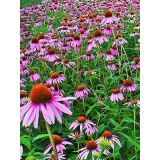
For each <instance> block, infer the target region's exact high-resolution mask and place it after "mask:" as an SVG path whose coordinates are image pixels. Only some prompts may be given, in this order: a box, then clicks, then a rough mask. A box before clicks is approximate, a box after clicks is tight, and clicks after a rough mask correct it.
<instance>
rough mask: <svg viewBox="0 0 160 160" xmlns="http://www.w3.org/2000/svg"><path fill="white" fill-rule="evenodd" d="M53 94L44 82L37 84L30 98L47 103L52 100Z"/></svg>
mask: <svg viewBox="0 0 160 160" xmlns="http://www.w3.org/2000/svg"><path fill="white" fill-rule="evenodd" d="M51 98H52V94H51V91H50V89H49V88H47V87H46V86H44V85H43V84H36V85H34V86H33V87H32V89H31V91H30V99H31V101H32V102H33V103H46V102H48V101H50V100H51Z"/></svg>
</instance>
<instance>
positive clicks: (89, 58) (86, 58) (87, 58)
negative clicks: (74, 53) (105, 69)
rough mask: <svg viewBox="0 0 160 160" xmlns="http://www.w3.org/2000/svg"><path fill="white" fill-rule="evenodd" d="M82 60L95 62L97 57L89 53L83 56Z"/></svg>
mask: <svg viewBox="0 0 160 160" xmlns="http://www.w3.org/2000/svg"><path fill="white" fill-rule="evenodd" d="M82 58H83V59H85V60H87V61H89V60H94V58H95V56H94V55H93V54H91V53H90V52H88V53H86V54H85V55H83V56H82Z"/></svg>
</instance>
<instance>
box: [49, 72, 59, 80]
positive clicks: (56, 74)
mask: <svg viewBox="0 0 160 160" xmlns="http://www.w3.org/2000/svg"><path fill="white" fill-rule="evenodd" d="M58 77H59V73H57V72H52V73H51V78H52V79H55V78H58Z"/></svg>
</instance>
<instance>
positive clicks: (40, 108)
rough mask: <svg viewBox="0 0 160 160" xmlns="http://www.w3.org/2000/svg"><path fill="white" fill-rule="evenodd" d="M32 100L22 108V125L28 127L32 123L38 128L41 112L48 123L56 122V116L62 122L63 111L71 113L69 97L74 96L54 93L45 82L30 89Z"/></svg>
mask: <svg viewBox="0 0 160 160" xmlns="http://www.w3.org/2000/svg"><path fill="white" fill-rule="evenodd" d="M30 99H31V101H30V102H29V103H27V104H26V105H25V106H22V107H21V108H20V115H21V121H22V125H23V126H25V127H28V126H30V125H31V123H33V124H34V127H35V128H38V120H39V113H40V112H42V115H43V118H44V119H45V121H47V123H48V124H54V123H55V117H56V118H57V120H58V121H59V122H60V123H62V113H66V114H68V115H71V114H72V112H71V111H70V110H69V109H68V108H69V106H70V103H69V101H68V100H69V99H74V98H73V97H63V96H60V95H58V94H55V93H52V92H51V90H50V89H49V88H47V87H46V86H44V85H43V84H36V85H34V86H33V87H32V89H31V91H30Z"/></svg>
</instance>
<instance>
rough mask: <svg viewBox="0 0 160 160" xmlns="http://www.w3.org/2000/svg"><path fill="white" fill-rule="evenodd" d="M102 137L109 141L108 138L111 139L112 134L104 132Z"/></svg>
mask: <svg viewBox="0 0 160 160" xmlns="http://www.w3.org/2000/svg"><path fill="white" fill-rule="evenodd" d="M102 136H103V137H106V138H108V139H110V138H112V132H111V131H104V132H103V134H102Z"/></svg>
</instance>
